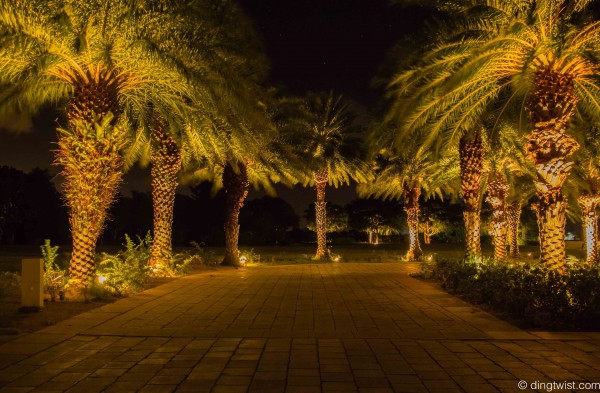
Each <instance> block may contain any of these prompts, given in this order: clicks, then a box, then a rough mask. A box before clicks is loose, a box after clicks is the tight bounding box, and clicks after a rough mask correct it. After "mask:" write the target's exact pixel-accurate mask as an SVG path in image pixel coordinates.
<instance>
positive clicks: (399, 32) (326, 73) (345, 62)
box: [0, 0, 428, 213]
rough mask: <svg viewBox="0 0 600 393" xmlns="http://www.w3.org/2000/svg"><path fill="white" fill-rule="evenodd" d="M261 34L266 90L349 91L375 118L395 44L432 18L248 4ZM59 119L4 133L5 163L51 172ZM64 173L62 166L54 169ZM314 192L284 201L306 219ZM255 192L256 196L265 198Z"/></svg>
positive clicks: (142, 182)
mask: <svg viewBox="0 0 600 393" xmlns="http://www.w3.org/2000/svg"><path fill="white" fill-rule="evenodd" d="M240 3H241V5H242V7H243V8H244V10H245V11H246V12H247V14H248V15H249V16H250V17H251V18H252V19H253V20H254V22H255V25H256V29H257V30H258V32H259V34H260V35H261V36H262V38H263V40H264V42H265V47H266V51H267V55H268V56H269V58H270V61H271V72H270V77H269V79H268V81H267V84H268V85H270V86H276V87H278V88H279V89H281V91H282V92H284V93H287V94H295V95H303V94H304V93H305V92H306V91H308V90H330V89H333V90H334V91H336V92H339V93H343V94H344V95H345V96H347V97H348V98H350V99H352V100H353V101H355V102H356V103H357V105H356V107H357V108H359V109H360V110H361V111H363V112H364V113H368V112H370V111H371V110H372V108H373V107H374V106H375V105H377V103H378V102H379V100H380V99H381V97H382V95H383V90H382V88H381V87H379V88H373V87H371V85H372V79H373V77H374V76H375V74H376V71H377V69H378V67H380V65H381V64H382V62H383V60H384V58H385V55H386V53H388V51H389V50H390V49H391V48H392V46H393V45H394V43H396V42H398V40H399V39H400V38H402V37H403V36H405V35H406V34H407V33H411V32H414V31H416V30H418V28H419V27H420V26H421V25H422V23H423V20H424V18H426V17H427V16H428V12H427V11H426V10H423V9H419V8H414V7H407V8H404V7H401V6H398V5H395V6H390V5H389V4H388V1H387V0H243V1H240ZM55 118H56V114H54V113H52V111H47V112H44V113H42V114H41V115H40V116H39V118H38V119H36V120H35V122H34V127H33V130H32V131H30V132H28V133H20V134H12V133H8V132H7V131H5V130H1V129H0V140H2V141H5V142H4V143H2V144H0V164H2V165H9V166H13V167H16V168H18V169H22V170H26V171H29V170H31V169H33V168H35V167H43V168H48V167H51V163H52V159H53V158H52V153H51V150H52V149H54V146H53V142H55V141H56V133H55V131H54V129H55V127H56V122H55ZM52 171H53V172H57V168H52ZM122 190H123V191H124V192H127V191H131V190H141V191H149V190H150V177H149V170H147V169H145V170H142V169H140V168H137V167H136V168H134V169H133V170H132V171H131V172H130V173H128V174H127V175H126V176H125V184H124V186H123V189H122ZM313 194H314V191H313V190H311V189H303V188H302V187H296V188H294V189H293V190H289V189H285V188H280V189H279V196H281V197H282V198H284V199H286V200H287V201H288V202H290V203H291V204H292V205H293V206H294V208H295V209H296V211H297V212H298V213H302V212H303V211H304V210H305V209H306V207H307V206H308V204H309V203H311V202H312V201H313V200H314V195H313ZM260 195H261V193H255V192H253V191H252V192H251V193H250V195H249V197H250V198H252V197H256V196H260ZM355 197H356V194H355V193H354V190H353V187H344V188H341V189H338V190H330V191H328V200H329V201H331V202H333V203H337V204H344V203H347V202H349V201H350V200H351V199H353V198H355Z"/></svg>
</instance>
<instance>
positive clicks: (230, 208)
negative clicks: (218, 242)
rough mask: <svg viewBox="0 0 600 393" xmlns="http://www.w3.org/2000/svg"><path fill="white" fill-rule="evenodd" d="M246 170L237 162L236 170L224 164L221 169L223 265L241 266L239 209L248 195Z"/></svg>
mask: <svg viewBox="0 0 600 393" xmlns="http://www.w3.org/2000/svg"><path fill="white" fill-rule="evenodd" d="M249 187H250V182H249V181H248V172H247V169H246V166H245V165H244V164H238V168H237V171H236V169H235V168H234V167H233V166H231V164H229V163H228V164H226V165H225V169H224V170H223V188H224V189H225V206H226V209H227V212H226V214H227V219H226V221H225V258H224V259H223V261H222V262H221V265H224V266H241V263H240V255H239V254H240V253H239V250H238V240H239V237H240V224H239V217H240V210H241V209H242V207H243V206H244V201H245V200H246V196H247V195H248V188H249Z"/></svg>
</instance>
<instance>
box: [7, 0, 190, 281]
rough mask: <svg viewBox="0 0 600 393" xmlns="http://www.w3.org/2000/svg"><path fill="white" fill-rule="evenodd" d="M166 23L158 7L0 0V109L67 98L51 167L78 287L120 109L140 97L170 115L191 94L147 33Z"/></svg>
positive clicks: (90, 256)
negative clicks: (63, 205) (56, 173)
mask: <svg viewBox="0 0 600 393" xmlns="http://www.w3.org/2000/svg"><path fill="white" fill-rule="evenodd" d="M175 20H176V18H173V17H172V16H171V15H170V14H169V13H168V12H166V11H165V10H163V9H161V7H160V6H158V7H157V6H154V7H151V6H148V7H138V6H137V4H136V3H135V2H130V1H126V0H116V1H92V2H90V1H83V0H72V1H66V0H65V1H59V0H57V1H51V2H48V1H41V0H39V1H38V0H32V1H27V2H23V1H18V0H14V1H3V2H2V3H0V31H1V32H2V37H3V45H2V48H1V49H0V51H1V52H2V56H0V84H1V85H2V86H3V89H2V93H1V95H0V108H1V110H2V112H3V113H7V112H11V111H13V110H21V111H24V112H26V113H30V114H33V113H35V112H36V111H37V110H38V108H40V106H42V105H45V104H54V105H57V104H58V105H62V104H63V103H65V102H66V103H67V105H66V113H67V122H66V126H65V127H64V128H60V129H59V141H58V150H57V152H56V163H57V164H58V165H60V166H61V167H62V168H63V169H62V175H63V176H64V178H65V182H64V195H65V198H66V202H67V206H68V207H69V212H70V219H69V221H70V226H71V234H72V238H73V252H72V254H71V261H70V268H69V270H70V274H71V277H72V278H74V279H75V280H77V281H78V282H79V283H82V284H83V283H85V282H87V281H89V280H90V279H91V278H92V277H93V272H94V266H95V261H94V250H95V246H96V241H97V239H98V237H99V235H100V233H101V231H102V229H103V226H104V223H105V219H106V210H107V208H108V207H109V205H110V204H111V203H112V201H113V199H114V196H115V192H116V189H117V186H118V184H119V183H120V181H121V176H122V165H123V163H122V156H121V149H122V148H123V146H124V145H125V143H126V130H127V129H128V128H129V127H128V125H127V124H126V123H127V120H128V116H127V115H128V113H129V112H130V111H135V110H136V108H139V107H140V106H142V105H146V104H147V103H148V102H152V104H153V105H154V106H155V107H157V108H160V109H161V110H162V111H165V112H167V111H170V112H172V113H177V112H178V111H179V103H180V102H181V97H182V96H188V95H190V94H191V92H190V91H189V84H188V83H187V78H186V75H185V74H184V73H183V72H181V69H180V67H179V66H178V64H175V63H174V62H173V61H171V60H170V59H169V58H168V57H164V56H163V54H162V53H161V50H160V46H158V45H156V43H155V42H153V40H152V35H151V34H149V32H150V31H154V30H156V29H158V28H166V29H169V28H171V29H172V30H175V29H176V26H174V25H173V24H172V23H171V22H172V21H175ZM166 108H168V109H166ZM122 114H125V116H122Z"/></svg>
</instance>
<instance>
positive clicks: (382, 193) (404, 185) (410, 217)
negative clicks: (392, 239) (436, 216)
mask: <svg viewBox="0 0 600 393" xmlns="http://www.w3.org/2000/svg"><path fill="white" fill-rule="evenodd" d="M378 153H379V154H378V159H377V160H376V161H377V164H376V165H375V180H374V181H371V182H368V183H365V184H361V185H359V186H358V192H359V195H361V196H375V197H382V198H384V199H387V198H394V199H401V198H402V199H403V200H404V211H405V212H406V216H407V223H408V236H409V248H408V252H407V254H406V260H407V261H409V262H413V261H418V260H419V259H420V258H421V256H422V255H423V251H422V250H421V245H420V242H419V214H420V210H421V209H420V204H419V198H420V197H421V193H422V192H423V191H424V192H425V196H426V197H431V196H434V195H437V196H439V197H440V198H443V195H444V194H449V193H451V192H452V190H451V188H452V185H453V183H455V182H456V180H457V179H458V178H459V165H458V157H456V156H450V157H446V158H443V159H440V160H436V159H435V158H434V157H433V155H432V154H431V153H423V152H419V149H418V146H417V145H416V144H413V145H412V146H410V145H409V146H407V147H406V148H405V149H403V150H400V151H399V152H398V153H395V152H392V151H390V150H382V151H380V152H378Z"/></svg>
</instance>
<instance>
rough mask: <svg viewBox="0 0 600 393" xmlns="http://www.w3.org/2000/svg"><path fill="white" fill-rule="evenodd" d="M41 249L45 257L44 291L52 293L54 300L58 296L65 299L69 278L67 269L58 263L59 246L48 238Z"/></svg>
mask: <svg viewBox="0 0 600 393" xmlns="http://www.w3.org/2000/svg"><path fill="white" fill-rule="evenodd" d="M40 249H41V250H42V258H43V259H44V291H45V292H47V293H48V294H49V295H50V299H51V300H52V301H55V300H56V297H57V296H58V297H60V298H61V299H64V295H65V292H66V290H67V288H68V286H69V278H68V276H67V271H66V270H65V269H63V268H62V267H61V266H60V265H59V263H58V246H53V245H52V244H51V243H50V239H46V240H44V244H43V245H42V246H40Z"/></svg>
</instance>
